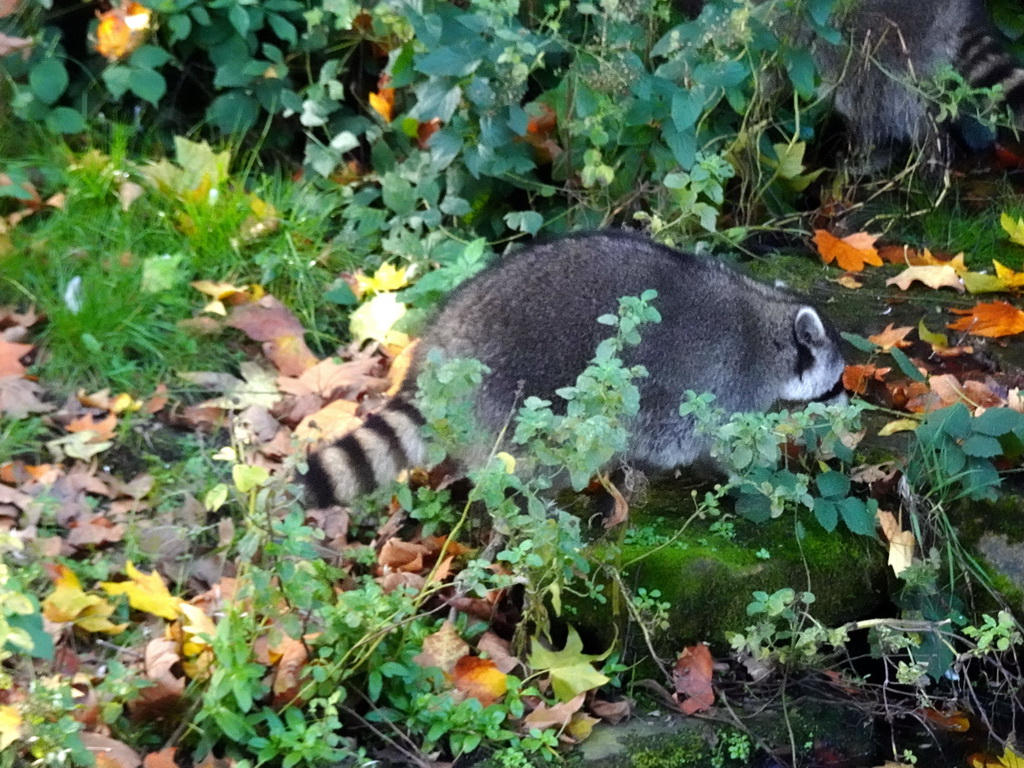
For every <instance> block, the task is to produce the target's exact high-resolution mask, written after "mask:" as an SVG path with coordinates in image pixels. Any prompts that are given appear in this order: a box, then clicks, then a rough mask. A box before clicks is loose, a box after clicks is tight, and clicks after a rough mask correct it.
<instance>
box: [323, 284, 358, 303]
mask: <svg viewBox="0 0 1024 768" xmlns="http://www.w3.org/2000/svg"><path fill="white" fill-rule="evenodd" d="M324 299H325V300H327V301H329V302H331V303H332V304H337V305H338V306H340V307H354V306H355V305H356V304H358V303H359V299H357V298H356V295H355V294H354V293H352V288H351V287H350V286H349V284H348V283H346V282H345V281H344V280H342V281H339V282H338V284H337V285H335V286H334V287H333V288H331V290H329V291H328V292H327V293H325V294H324Z"/></svg>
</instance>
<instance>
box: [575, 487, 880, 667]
mask: <svg viewBox="0 0 1024 768" xmlns="http://www.w3.org/2000/svg"><path fill="white" fill-rule="evenodd" d="M692 511H693V502H692V501H691V499H690V498H689V497H688V496H682V495H681V494H680V493H679V491H678V490H675V489H673V488H672V487H671V485H670V484H665V485H663V486H659V487H657V488H655V489H653V490H652V491H651V493H650V494H649V501H648V503H647V504H646V505H645V506H644V507H642V508H640V509H635V510H633V511H632V512H631V515H632V519H631V522H630V524H631V526H632V530H631V532H630V534H629V536H627V538H626V541H625V542H624V543H623V544H622V548H621V552H622V556H621V560H620V561H619V563H618V565H617V567H619V568H620V569H621V572H622V574H623V580H624V583H625V584H627V585H628V586H629V589H630V590H632V591H634V592H635V591H636V590H637V589H638V588H640V587H643V588H645V589H647V590H648V592H650V591H651V590H655V589H656V590H658V591H659V592H660V593H661V597H660V598H659V599H660V600H662V601H665V602H668V603H669V604H670V606H671V608H670V612H669V621H670V627H669V629H668V630H667V631H666V632H663V633H660V634H658V635H656V636H655V638H654V639H655V643H656V645H655V649H656V650H657V652H658V653H659V655H665V656H668V657H671V656H672V655H674V654H675V653H677V652H678V651H679V649H680V648H682V647H684V646H686V645H691V644H693V643H696V642H708V643H710V644H711V645H712V649H713V650H714V651H718V652H721V651H723V650H724V649H725V647H726V641H725V632H726V631H742V630H743V629H745V628H746V626H747V625H748V624H750V623H751V622H750V619H749V617H748V616H747V613H746V608H747V605H748V604H749V603H750V601H751V593H752V592H754V591H755V590H763V591H765V592H768V593H772V592H774V591H776V590H778V589H782V588H783V587H792V588H793V589H795V590H797V591H803V590H810V591H811V592H813V593H814V595H815V597H816V598H817V599H816V602H815V603H814V605H813V607H812V610H813V612H814V616H815V617H816V618H817V619H818V620H819V621H821V622H823V623H825V624H828V625H837V624H841V623H844V622H846V621H850V620H853V619H857V618H861V617H864V616H865V615H869V614H872V613H873V612H874V611H875V609H876V608H878V606H879V605H880V604H882V603H885V602H887V599H888V598H887V594H886V590H885V584H886V574H885V552H884V549H883V547H882V546H881V544H880V542H879V541H877V540H875V539H871V538H867V537H864V536H857V535H854V534H852V533H850V532H849V531H847V530H845V529H842V528H840V529H837V530H835V531H833V532H832V533H828V532H826V531H825V530H824V529H822V528H821V526H820V525H819V524H818V523H817V522H816V521H815V520H814V519H813V517H812V516H811V515H810V514H809V513H807V514H804V515H802V516H800V518H799V520H795V519H794V518H793V517H791V516H786V517H782V518H779V519H777V520H772V521H770V522H768V523H764V524H760V525H757V524H754V523H750V522H748V521H746V520H742V519H737V520H734V521H732V532H731V533H732V535H731V536H730V535H727V533H724V532H722V531H715V530H713V529H712V524H711V521H708V520H704V521H700V520H698V521H694V522H693V523H691V525H690V527H689V528H688V529H687V531H686V532H685V533H684V534H683V535H682V536H680V537H679V538H677V539H675V540H674V541H671V543H666V542H668V541H669V540H670V539H671V538H672V537H673V536H674V535H675V534H676V533H677V532H678V530H679V527H680V526H681V525H682V524H683V521H684V520H685V519H686V518H687V517H688V516H689V515H690V514H691V513H692ZM798 523H799V524H800V527H802V529H803V531H804V536H803V538H802V539H801V538H798V536H797V524H798ZM610 591H611V592H612V593H613V594H612V600H611V606H610V608H611V610H609V606H600V607H596V608H595V607H594V605H593V604H590V605H589V606H581V607H580V612H581V618H580V620H579V622H578V623H579V624H580V625H581V626H583V627H586V628H587V629H589V630H591V632H590V634H591V636H596V637H597V638H598V639H599V641H600V642H603V643H605V644H606V645H607V644H608V643H610V642H611V641H612V640H613V639H615V635H616V633H619V637H625V638H626V642H627V650H630V651H635V652H637V655H638V656H643V655H644V654H645V653H646V649H645V648H644V647H643V645H642V643H643V640H642V638H640V637H639V636H638V634H637V633H635V632H632V633H631V632H627V631H626V629H627V627H626V623H627V622H626V621H625V611H624V610H622V609H621V606H617V605H616V602H617V601H616V599H615V598H616V595H615V594H614V590H610ZM609 613H611V615H612V616H614V617H615V621H609Z"/></svg>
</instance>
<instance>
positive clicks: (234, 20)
mask: <svg viewBox="0 0 1024 768" xmlns="http://www.w3.org/2000/svg"><path fill="white" fill-rule="evenodd" d="M228 21H230V22H231V26H233V27H234V28H235V31H236V32H238V34H239V36H240V37H245V36H246V35H248V34H249V26H250V20H249V11H248V10H247V9H246V8H245V6H243V5H240V4H232V6H231V10H229V11H228Z"/></svg>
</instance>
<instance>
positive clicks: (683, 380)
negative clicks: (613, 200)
mask: <svg viewBox="0 0 1024 768" xmlns="http://www.w3.org/2000/svg"><path fill="white" fill-rule="evenodd" d="M648 289H654V290H656V291H657V292H658V298H657V299H656V301H655V307H656V308H657V309H658V310H659V312H660V313H661V315H662V318H663V320H662V322H661V323H658V324H651V325H647V326H644V327H643V328H642V329H641V336H642V338H643V341H642V342H641V344H640V346H639V347H636V348H633V349H629V350H627V351H626V352H625V353H624V361H625V362H626V363H627V364H641V365H643V366H645V367H646V368H647V369H648V372H649V376H648V377H647V378H645V379H642V380H641V381H639V382H638V385H639V386H640V390H641V402H642V403H643V407H644V409H645V411H647V412H649V413H650V412H659V413H660V412H662V411H664V412H665V415H666V418H671V417H672V415H673V413H674V412H675V410H676V409H677V408H678V403H679V397H680V394H681V393H682V392H683V391H684V390H686V389H693V390H695V391H698V392H701V391H711V392H714V393H715V394H716V395H718V396H719V401H720V403H721V404H722V405H723V407H725V408H727V409H734V410H739V409H762V408H766V407H768V406H769V405H771V402H772V399H773V398H772V397H771V396H769V395H761V394H760V392H759V391H758V388H757V387H756V386H755V385H753V384H751V385H745V382H749V381H750V380H751V377H750V376H749V371H747V370H745V366H747V365H748V363H749V361H748V360H747V359H746V358H747V357H748V356H747V355H746V354H745V352H744V350H746V349H748V348H750V347H751V346H756V344H757V340H758V339H760V338H762V337H763V335H764V331H765V329H766V328H767V327H768V326H770V325H771V323H772V318H771V317H770V313H766V312H765V311H764V310H765V308H766V307H767V306H768V305H770V304H772V303H777V304H787V305H790V306H792V304H793V301H792V299H791V298H790V297H789V295H788V294H785V293H784V292H779V291H775V290H773V289H771V288H768V287H766V286H763V285H761V284H760V283H756V282H754V281H751V280H747V279H746V278H743V277H741V276H739V275H738V274H736V273H734V272H732V271H730V270H728V269H725V268H723V267H721V266H720V265H719V264H718V263H717V262H706V261H703V260H701V259H699V258H697V257H695V256H693V255H690V254H685V253H681V252H677V251H674V250H672V249H669V248H666V247H663V246H660V245H658V244H656V243H654V242H652V241H650V240H648V239H647V238H644V237H640V236H637V235H632V234H628V233H625V232H598V233H593V234H590V235H581V236H575V237H572V238H565V239H561V240H556V241H553V242H550V243H546V244H540V245H534V246H532V247H530V248H529V249H527V250H526V251H525V252H522V253H519V254H515V255H514V256H512V257H511V258H507V259H506V260H505V261H504V262H502V263H499V264H498V265H497V266H495V267H493V268H491V269H489V270H487V271H485V272H484V273H482V274H481V275H480V276H479V277H478V278H476V279H474V280H473V281H471V283H469V284H468V285H467V286H465V287H464V288H463V289H462V290H460V291H458V292H457V293H456V294H455V295H454V296H453V297H452V298H451V299H450V300H449V302H448V304H447V305H446V307H445V309H444V310H443V311H442V312H441V314H440V315H439V316H438V318H437V320H436V321H435V323H434V325H433V326H432V327H431V328H430V330H429V331H428V332H427V334H425V335H424V337H423V339H422V341H421V343H420V347H419V348H420V350H421V354H425V353H426V351H427V350H430V349H431V348H439V349H440V350H442V352H443V353H445V355H446V356H447V357H472V358H475V359H477V360H479V361H480V362H482V363H484V364H485V365H487V366H488V367H489V368H490V369H491V373H490V375H489V376H487V377H486V378H485V380H484V384H483V387H482V391H481V392H480V396H479V400H478V402H479V408H478V411H479V415H480V417H481V418H482V419H483V420H484V422H485V426H487V427H489V428H492V429H493V428H495V427H497V426H499V425H501V424H503V423H504V422H505V420H506V419H507V418H508V416H509V414H510V413H511V412H512V411H513V410H514V409H515V408H516V406H517V402H518V400H517V394H520V393H521V395H523V396H529V395H536V396H538V397H542V398H547V399H556V398H555V390H557V389H558V388H560V387H564V386H567V385H570V384H572V383H574V382H575V380H576V377H577V376H578V375H579V374H580V372H582V370H583V369H584V368H585V367H586V366H587V364H588V363H589V361H590V360H591V359H592V358H593V356H594V352H595V349H596V348H597V346H598V344H599V343H600V342H601V341H602V340H603V339H605V338H607V337H608V336H609V335H611V333H610V331H609V329H608V327H607V326H604V325H601V324H599V323H598V322H597V318H598V317H600V316H601V315H604V314H609V313H612V314H614V313H615V312H616V310H617V308H618V299H619V298H620V297H622V296H635V295H639V294H641V293H642V292H644V291H645V290H648ZM751 304H755V305H756V307H754V308H752V307H751ZM718 350H728V351H729V354H717V351H718ZM727 385H729V386H727Z"/></svg>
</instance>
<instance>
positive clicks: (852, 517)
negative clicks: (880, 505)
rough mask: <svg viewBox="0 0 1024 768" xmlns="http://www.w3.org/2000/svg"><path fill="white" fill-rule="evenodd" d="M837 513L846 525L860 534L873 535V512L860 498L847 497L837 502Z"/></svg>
mask: <svg viewBox="0 0 1024 768" xmlns="http://www.w3.org/2000/svg"><path fill="white" fill-rule="evenodd" d="M839 514H841V515H842V516H843V522H844V523H846V527H847V528H849V529H850V530H851V531H853V532H854V533H857V534H860V535H861V536H874V535H875V514H874V512H873V511H871V509H870V508H869V507H868V505H867V504H865V503H864V502H863V501H862V500H861V499H854V498H848V499H843V500H842V501H840V502H839Z"/></svg>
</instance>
